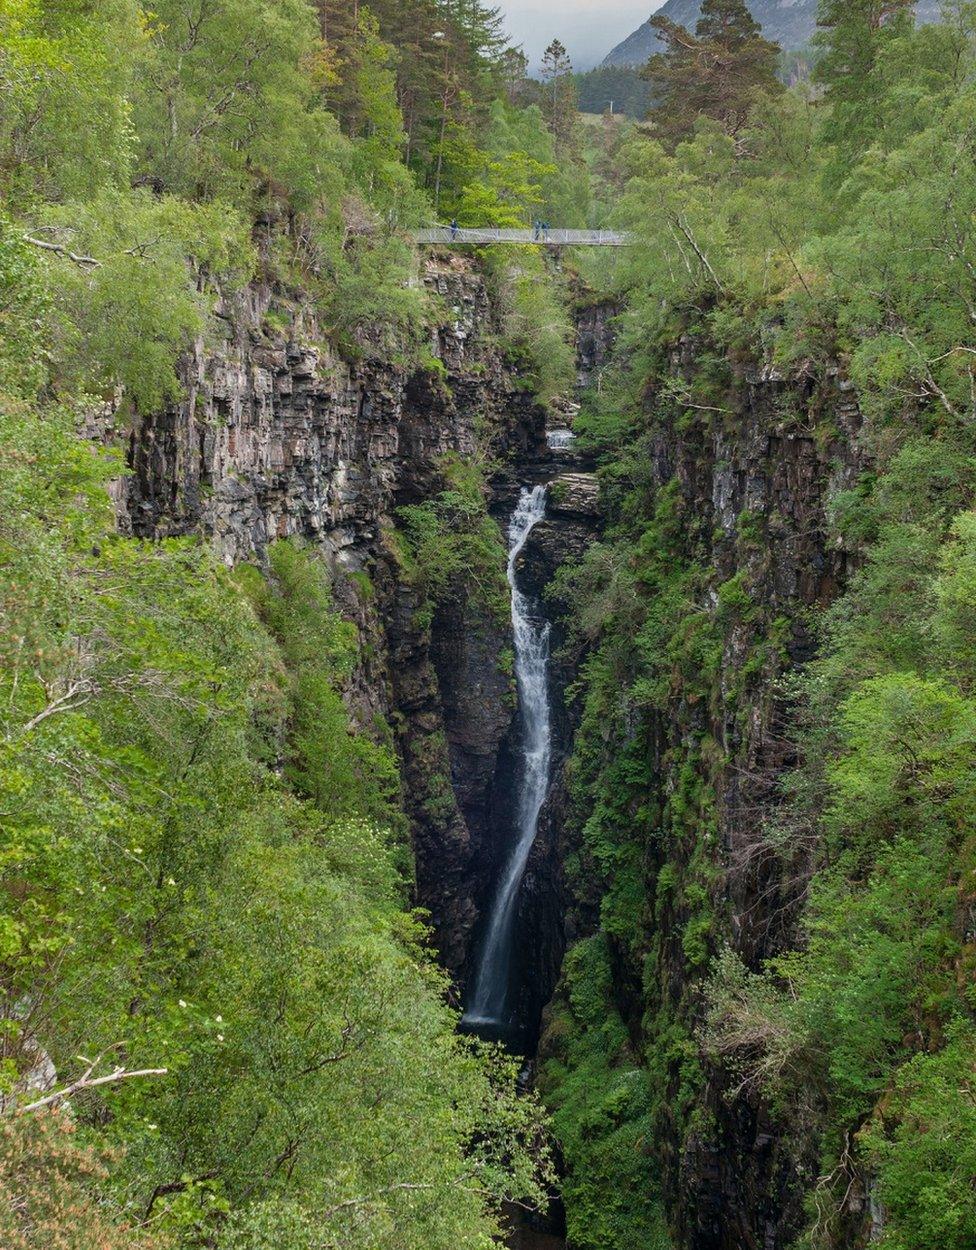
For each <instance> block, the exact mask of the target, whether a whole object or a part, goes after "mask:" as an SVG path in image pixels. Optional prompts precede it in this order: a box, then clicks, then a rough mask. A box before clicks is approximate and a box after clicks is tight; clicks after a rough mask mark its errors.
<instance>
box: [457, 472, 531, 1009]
mask: <svg viewBox="0 0 976 1250" xmlns="http://www.w3.org/2000/svg"><path fill="white" fill-rule="evenodd" d="M545 514H546V488H545V487H544V486H535V487H533V488H532V489H531V490H530V489H529V488H528V487H523V489H522V494H521V496H520V498H519V501H518V505H517V506H516V508H515V511H514V512H513V513H512V520H511V522H510V524H509V527H508V584H509V586H510V587H511V590H512V633H513V637H514V643H515V681H516V685H517V687H518V705H519V720H520V725H521V730H522V735H521V736H522V758H521V767H520V770H519V775H518V780H517V784H518V795H517V802H516V807H515V845H514V847H513V848H512V854H511V858H510V859H509V861H508V863H507V864H506V865H505V871H504V873H503V874H502V878H501V880H500V882H499V885H498V891H497V893H496V895H495V899H494V902H493V904H492V910H491V915H490V919H489V921H488V928H487V930H486V931H485V938H484V943H483V945H482V949H481V962H480V964H479V967H478V972H477V975H476V977H475V983H474V993H473V994H472V996H471V1004H470V1006H469V1008H468V1010H467V1012H466V1013H465V1017H464V1019H465V1021H466V1022H467V1023H468V1024H472V1025H485V1024H494V1025H498V1024H506V1023H507V1020H506V1013H505V1008H506V1001H507V999H508V989H509V972H510V968H511V962H512V941H513V938H514V935H515V904H516V900H517V898H518V892H519V886H520V885H521V884H522V877H523V875H524V873H525V866H526V864H527V863H528V860H529V852H530V851H531V850H532V844H533V842H535V836H536V832H537V830H538V826H539V813H540V812H541V811H542V805H543V803H544V802H545V799H546V792H547V791H548V789H549V770H550V765H551V762H552V727H551V723H550V711H549V625H548V623H547V622H544V621H539V620H533V618H532V615H531V603H530V601H529V599H528V598H527V597H526V596H525V595H523V594H522V592H521V591H520V590H519V588H518V585H517V580H516V579H517V565H518V558H519V556H520V555H521V554H522V550H523V548H524V547H525V544H526V543H527V542H528V540H529V535H530V534H531V533H532V531H533V529H534V528H535V527H536V526H537V525H538V524H539V522H540V521H541V520H542V519H543V517H544V516H545Z"/></svg>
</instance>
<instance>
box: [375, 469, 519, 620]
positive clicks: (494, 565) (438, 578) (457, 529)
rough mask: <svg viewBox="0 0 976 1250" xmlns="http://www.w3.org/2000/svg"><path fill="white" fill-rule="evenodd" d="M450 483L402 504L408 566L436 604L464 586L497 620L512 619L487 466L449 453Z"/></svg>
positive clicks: (413, 576)
mask: <svg viewBox="0 0 976 1250" xmlns="http://www.w3.org/2000/svg"><path fill="white" fill-rule="evenodd" d="M441 472H442V473H443V475H444V478H445V479H446V482H447V488H446V489H445V490H442V491H441V492H440V493H439V494H438V495H436V496H435V497H434V498H433V499H431V500H429V501H427V502H426V503H421V504H408V505H406V506H405V507H403V508H401V509H400V510H399V518H400V522H401V526H402V530H403V535H404V537H405V539H406V552H405V553H404V554H405V555H406V557H407V565H406V570H405V571H406V572H407V575H408V576H409V577H410V579H411V580H412V581H413V582H414V584H415V585H416V586H417V587H418V588H419V589H420V590H421V591H422V592H423V594H424V596H425V597H426V598H427V599H429V600H430V602H431V603H432V604H435V605H436V604H442V603H445V602H448V601H450V600H452V599H454V598H455V597H456V595H457V592H458V588H459V587H460V588H463V590H464V591H465V593H466V594H467V595H468V596H470V597H471V599H472V601H473V602H474V603H475V604H476V605H477V606H478V607H480V608H481V609H482V610H483V611H486V612H488V613H489V614H490V615H491V616H492V617H493V618H495V619H496V620H497V621H504V620H505V619H507V616H508V610H509V601H508V583H507V581H506V579H505V562H506V556H505V545H504V543H503V541H502V536H501V532H500V530H499V528H498V525H497V524H496V522H495V521H494V520H492V518H491V517H490V516H489V515H488V512H487V508H486V499H485V483H484V476H483V470H482V468H481V466H480V465H479V464H478V463H477V462H476V461H473V460H462V459H461V458H460V457H456V456H448V457H446V458H445V459H444V460H443V461H442V462H441Z"/></svg>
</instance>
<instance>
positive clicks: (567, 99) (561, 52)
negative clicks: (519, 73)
mask: <svg viewBox="0 0 976 1250" xmlns="http://www.w3.org/2000/svg"><path fill="white" fill-rule="evenodd" d="M542 81H543V83H544V84H545V91H544V93H543V97H542V98H543V106H542V107H543V112H544V114H545V118H546V123H547V124H548V126H549V129H550V130H551V131H552V134H553V137H554V138H555V139H556V142H557V143H560V144H565V143H567V142H568V140H569V139H570V137H571V136H572V133H573V123H574V121H575V120H576V81H575V79H574V78H573V62H572V61H571V60H570V58H569V53H568V52H567V51H566V49H565V47H564V46H563V44H562V43H560V41H559V40H558V39H554V40H553V41H552V43H551V44H550V45H549V47H548V48H546V51H545V55H544V56H543V58H542Z"/></svg>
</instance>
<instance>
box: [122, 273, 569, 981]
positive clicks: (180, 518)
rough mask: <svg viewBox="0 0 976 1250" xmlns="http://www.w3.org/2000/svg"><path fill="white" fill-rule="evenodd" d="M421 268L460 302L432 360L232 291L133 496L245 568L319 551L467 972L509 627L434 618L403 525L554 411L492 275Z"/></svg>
mask: <svg viewBox="0 0 976 1250" xmlns="http://www.w3.org/2000/svg"><path fill="white" fill-rule="evenodd" d="M422 277H423V281H424V282H425V284H426V285H427V287H428V289H429V290H430V291H431V292H432V293H433V294H434V295H435V296H436V302H435V307H439V308H441V309H443V316H441V317H439V318H438V319H437V321H436V324H432V325H431V327H430V351H431V355H432V357H433V363H432V364H431V367H430V368H429V369H428V370H411V369H407V368H405V367H402V366H398V365H395V364H391V363H390V362H389V361H388V360H384V358H383V354H382V352H381V351H380V350H379V348H373V347H372V346H371V344H370V343H368V342H364V343H363V344H362V348H363V352H362V357H361V360H360V362H359V363H349V362H348V361H346V360H343V359H342V358H341V357H340V356H339V355H338V354H337V353H336V352H335V351H334V350H332V349H331V348H330V347H329V346H328V344H327V342H326V341H325V338H324V335H323V334H322V332H321V330H320V327H319V326H318V325H317V323H316V320H315V313H314V309H313V308H312V307H310V306H309V305H307V304H306V303H303V302H302V300H301V298H300V297H298V298H296V297H294V296H293V295H292V296H291V298H289V299H288V301H287V302H285V301H284V300H283V299H282V298H280V297H279V296H278V295H277V294H276V293H275V292H273V291H272V290H270V289H267V288H261V287H252V288H248V289H247V290H246V291H245V292H244V293H243V294H242V295H240V296H239V297H237V298H235V299H232V300H228V301H226V302H225V303H224V304H222V305H221V306H220V307H219V308H218V324H219V325H220V326H221V327H222V341H220V342H218V343H216V344H214V343H206V344H205V343H199V344H197V346H196V349H195V351H194V353H193V355H192V357H191V358H190V359H189V360H188V361H187V362H186V366H185V381H186V388H187V398H186V400H185V401H184V402H182V403H180V404H179V405H178V406H174V407H173V408H170V409H168V410H167V411H165V412H162V413H158V414H154V415H153V416H150V417H146V418H144V419H143V420H142V421H141V422H140V423H139V424H138V425H136V426H135V427H134V428H133V429H132V430H131V432H130V436H129V443H128V460H129V467H130V470H131V473H130V475H129V476H128V477H127V478H126V479H125V480H124V482H123V483H122V486H121V491H120V498H119V511H120V524H121V525H122V527H123V529H125V530H127V531H128V532H130V533H133V534H136V535H139V536H144V537H151V538H160V537H165V536H169V535H182V534H189V533H201V534H204V535H206V536H207V537H208V538H209V539H210V540H211V541H212V542H213V543H214V544H215V546H216V548H217V550H218V551H219V552H220V554H221V556H222V557H223V558H224V560H225V561H226V562H227V563H228V564H233V563H236V562H238V561H243V560H258V561H261V560H263V558H264V553H265V550H266V548H267V545H268V544H269V543H270V542H272V541H274V540H275V539H279V538H285V537H296V538H299V539H302V540H305V541H308V542H311V543H313V544H315V545H316V546H317V547H318V548H319V549H320V550H321V552H322V553H323V556H324V558H325V559H326V561H327V562H328V564H329V566H330V568H331V569H332V571H333V574H334V581H335V591H336V595H337V598H338V600H339V602H340V604H341V606H342V607H343V610H344V611H345V612H346V614H347V615H348V616H349V617H350V618H351V619H353V620H354V621H355V622H356V623H357V625H358V627H359V631H360V636H361V641H362V646H361V648H360V663H359V667H358V671H357V673H356V674H355V677H354V680H353V684H352V687H351V689H350V691H349V701H350V705H351V707H352V709H353V711H354V713H355V714H356V715H357V717H358V719H359V720H360V721H361V723H363V724H364V725H368V724H374V723H376V722H377V719H378V718H382V719H383V720H385V721H386V722H388V723H389V724H390V725H391V726H392V729H393V732H394V733H395V735H396V740H397V743H398V748H399V753H400V756H401V763H402V775H403V780H404V791H405V795H404V799H405V805H406V808H407V812H408V815H409V817H410V820H411V824H412V828H413V835H414V844H415V849H416V858H417V875H418V880H417V897H418V901H419V902H420V903H421V904H422V905H423V906H425V907H427V908H429V909H430V911H431V913H432V919H433V924H434V927H435V929H436V932H437V938H438V941H439V943H440V949H441V951H442V954H443V957H444V960H445V962H446V963H447V964H448V966H450V967H452V968H454V969H457V968H459V967H460V966H461V965H462V963H463V961H464V958H465V955H466V952H467V948H468V944H469V939H470V934H471V929H472V926H473V924H474V921H475V918H476V914H477V911H476V904H475V901H474V900H475V898H476V896H477V895H478V893H479V882H480V880H481V878H482V877H483V876H484V873H485V871H486V869H485V863H484V856H483V850H484V842H485V839H486V837H487V829H488V824H489V820H490V813H489V806H490V801H491V797H490V792H491V785H492V779H493V777H494V775H495V772H496V764H497V757H498V753H499V749H500V747H501V744H502V741H503V739H504V737H505V735H506V733H507V732H508V729H509V724H510V721H511V715H512V702H511V679H510V676H509V673H508V671H507V668H506V665H505V663H504V656H503V652H504V651H505V649H506V648H507V647H508V645H509V640H508V637H507V632H506V630H505V629H504V628H500V627H499V625H498V623H497V622H494V621H492V620H490V619H487V618H486V616H485V614H484V613H483V612H479V610H478V609H477V608H476V607H475V606H474V605H472V604H470V603H467V602H466V601H465V600H464V599H463V598H461V599H459V601H458V602H456V603H454V604H452V605H450V607H448V608H444V609H442V610H440V611H439V612H438V613H437V615H436V616H435V618H434V620H433V622H429V621H428V620H427V619H426V618H425V616H424V613H423V612H421V610H420V609H421V607H422V604H421V601H420V598H419V597H418V594H417V592H416V591H415V590H414V589H413V588H412V587H411V585H410V584H409V580H408V579H406V578H404V577H403V576H402V575H401V570H400V567H399V564H398V560H397V555H396V545H395V543H392V542H391V541H390V539H389V535H390V532H391V531H392V529H393V527H394V525H395V522H396V510H397V508H398V507H400V506H402V505H404V504H410V503H415V502H418V501H421V500H423V499H426V498H428V497H430V496H431V495H432V494H434V493H436V491H437V490H438V489H441V487H442V486H443V482H442V479H441V471H440V462H441V458H442V457H443V456H445V455H446V454H448V453H455V454H458V455H460V456H465V457H466V456H471V455H474V454H475V453H476V452H478V451H479V450H485V449H486V448H487V447H488V446H489V445H490V447H491V450H492V452H493V454H494V455H496V456H499V457H501V458H502V460H507V459H509V458H511V457H516V458H517V457H519V456H521V455H529V454H531V453H532V452H539V451H540V450H541V449H542V448H544V446H545V439H544V416H543V413H542V411H541V410H540V409H539V408H537V407H536V406H535V404H534V402H533V401H532V400H531V398H530V397H529V396H527V395H526V393H525V389H524V387H523V386H522V385H521V384H520V380H519V378H518V376H517V374H516V372H515V371H514V370H513V368H512V367H511V366H510V365H508V364H506V363H505V362H504V361H503V359H502V356H501V349H500V348H499V346H498V339H499V330H500V327H499V325H498V321H497V317H496V314H495V310H494V309H493V307H492V304H491V300H490V298H489V295H488V291H487V288H486V286H485V283H484V281H483V280H482V278H481V276H480V275H479V273H478V272H477V270H476V269H475V268H474V267H473V266H472V265H471V264H470V263H469V262H467V261H465V260H463V259H460V258H457V257H452V258H449V259H439V260H438V259H431V260H429V261H428V262H427V263H426V266H425V268H424V271H423V274H422ZM282 324H285V326H286V328H285V329H283V330H282V329H280V328H279V327H281V326H282ZM452 783H453V784H452Z"/></svg>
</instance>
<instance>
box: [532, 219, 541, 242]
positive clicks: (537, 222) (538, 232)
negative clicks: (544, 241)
mask: <svg viewBox="0 0 976 1250" xmlns="http://www.w3.org/2000/svg"><path fill="white" fill-rule="evenodd" d="M532 229H533V230H534V231H535V241H536V243H538V242H539V239H540V238H541V237H542V222H541V221H540V220H539V218H538V217H537V218H536V219H535V221H534V222H533V223H532Z"/></svg>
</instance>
